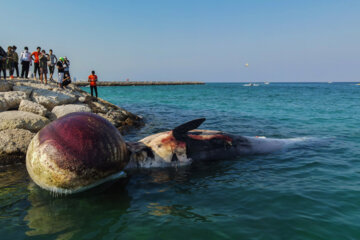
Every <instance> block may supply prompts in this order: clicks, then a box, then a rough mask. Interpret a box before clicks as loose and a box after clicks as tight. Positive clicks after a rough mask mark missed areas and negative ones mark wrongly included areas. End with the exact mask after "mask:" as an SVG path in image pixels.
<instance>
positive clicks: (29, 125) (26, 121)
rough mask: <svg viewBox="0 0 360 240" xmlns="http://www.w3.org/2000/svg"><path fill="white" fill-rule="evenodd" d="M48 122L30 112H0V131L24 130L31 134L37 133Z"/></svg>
mask: <svg viewBox="0 0 360 240" xmlns="http://www.w3.org/2000/svg"><path fill="white" fill-rule="evenodd" d="M49 122H50V121H49V119H47V118H45V117H42V116H40V115H36V114H34V113H30V112H23V111H6V112H0V131H1V130H6V129H26V130H29V131H31V132H37V131H39V130H40V129H41V128H43V127H44V126H45V125H46V124H48V123H49Z"/></svg>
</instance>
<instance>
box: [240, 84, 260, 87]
mask: <svg viewBox="0 0 360 240" xmlns="http://www.w3.org/2000/svg"><path fill="white" fill-rule="evenodd" d="M243 86H244V87H257V86H259V84H255V83H247V84H244V85H243Z"/></svg>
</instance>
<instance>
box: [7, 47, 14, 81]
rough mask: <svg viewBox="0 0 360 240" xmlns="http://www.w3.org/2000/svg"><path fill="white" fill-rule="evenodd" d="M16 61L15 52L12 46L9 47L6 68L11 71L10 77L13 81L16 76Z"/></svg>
mask: <svg viewBox="0 0 360 240" xmlns="http://www.w3.org/2000/svg"><path fill="white" fill-rule="evenodd" d="M14 60H15V56H14V52H13V49H12V47H11V46H9V47H8V51H7V59H6V67H7V69H9V75H10V79H13V78H14V76H13V74H14Z"/></svg>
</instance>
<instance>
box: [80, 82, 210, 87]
mask: <svg viewBox="0 0 360 240" xmlns="http://www.w3.org/2000/svg"><path fill="white" fill-rule="evenodd" d="M73 84H74V85H76V86H79V87H85V86H88V85H89V84H90V83H89V82H75V83H73ZM203 84H205V83H204V82H97V86H102V87H110V86H152V85H203Z"/></svg>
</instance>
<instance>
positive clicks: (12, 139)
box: [0, 129, 35, 165]
mask: <svg viewBox="0 0 360 240" xmlns="http://www.w3.org/2000/svg"><path fill="white" fill-rule="evenodd" d="M34 135H35V133H32V132H30V131H28V130H24V129H8V130H3V131H0V165H6V164H13V163H18V162H24V159H25V155H26V151H27V147H28V145H29V143H30V141H31V139H32V138H33V137H34Z"/></svg>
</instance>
